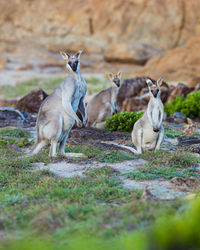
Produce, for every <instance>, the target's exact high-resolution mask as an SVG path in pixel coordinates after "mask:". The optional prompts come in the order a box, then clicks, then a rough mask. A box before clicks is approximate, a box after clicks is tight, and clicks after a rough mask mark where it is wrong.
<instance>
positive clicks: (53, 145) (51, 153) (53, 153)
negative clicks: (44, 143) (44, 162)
mask: <svg viewBox="0 0 200 250" xmlns="http://www.w3.org/2000/svg"><path fill="white" fill-rule="evenodd" d="M56 147H57V141H54V140H52V141H51V146H50V151H49V156H50V157H55V156H56Z"/></svg>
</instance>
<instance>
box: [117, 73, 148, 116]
mask: <svg viewBox="0 0 200 250" xmlns="http://www.w3.org/2000/svg"><path fill="white" fill-rule="evenodd" d="M146 79H147V77H145V76H144V77H135V78H129V79H125V80H124V81H123V82H122V85H121V87H120V89H119V92H118V95H117V107H118V110H119V111H121V110H125V109H124V104H123V103H124V101H125V99H127V98H132V97H134V96H137V95H139V93H140V91H141V90H142V89H143V88H147V84H146ZM151 80H152V79H151Z"/></svg>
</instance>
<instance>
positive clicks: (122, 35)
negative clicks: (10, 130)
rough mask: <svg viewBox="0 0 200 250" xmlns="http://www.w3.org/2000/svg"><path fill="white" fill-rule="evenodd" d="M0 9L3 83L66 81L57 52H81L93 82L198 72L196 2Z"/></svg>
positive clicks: (93, 2) (184, 77) (147, 0)
mask: <svg viewBox="0 0 200 250" xmlns="http://www.w3.org/2000/svg"><path fill="white" fill-rule="evenodd" d="M0 9H1V15H0V69H1V72H0V84H1V85H2V84H3V85H5V84H15V83H16V82H21V81H24V80H27V79H31V78H40V77H42V78H43V77H51V76H53V77H55V76H58V75H59V76H63V75H64V74H65V72H66V70H65V67H64V62H63V61H62V58H61V57H60V55H59V51H60V50H65V51H71V52H74V51H77V50H79V49H83V51H84V54H83V56H82V65H81V66H82V73H85V74H88V75H89V76H90V75H93V74H94V75H95V76H98V77H100V76H101V74H102V75H104V74H105V73H107V72H109V71H118V70H121V71H122V72H123V75H124V76H131V77H135V76H143V75H148V76H150V77H153V78H158V77H161V76H162V77H163V78H164V79H165V80H166V81H171V82H174V81H182V82H184V81H189V80H191V79H192V78H193V77H198V76H199V74H200V73H199V70H200V12H199V11H198V10H199V9H200V1H199V0H190V1H186V0H175V1H171V0H110V1H106V0H84V1H83V0H73V1H68V0H58V1H54V0H10V1H6V0H1V1H0ZM86 76H87V75H86Z"/></svg>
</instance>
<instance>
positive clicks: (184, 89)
mask: <svg viewBox="0 0 200 250" xmlns="http://www.w3.org/2000/svg"><path fill="white" fill-rule="evenodd" d="M193 90H194V88H190V87H188V86H187V85H186V84H184V83H178V84H177V86H176V87H175V88H174V89H173V90H172V92H171V94H170V96H169V98H168V100H167V102H171V101H172V100H174V99H175V98H176V96H182V97H186V95H187V94H189V93H191V92H192V91H193Z"/></svg>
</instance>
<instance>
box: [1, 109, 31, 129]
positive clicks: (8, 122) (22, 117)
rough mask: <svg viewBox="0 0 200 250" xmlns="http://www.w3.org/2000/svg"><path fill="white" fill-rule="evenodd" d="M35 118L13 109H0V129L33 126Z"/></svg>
mask: <svg viewBox="0 0 200 250" xmlns="http://www.w3.org/2000/svg"><path fill="white" fill-rule="evenodd" d="M35 124H36V116H35V115H33V114H29V113H27V112H21V111H19V110H16V109H14V108H9V107H0V127H7V126H17V127H24V126H29V127H30V126H35Z"/></svg>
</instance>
